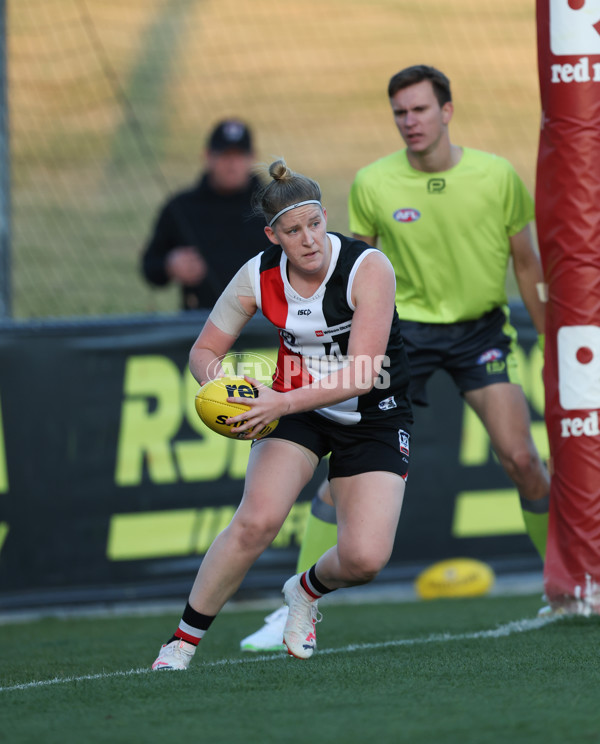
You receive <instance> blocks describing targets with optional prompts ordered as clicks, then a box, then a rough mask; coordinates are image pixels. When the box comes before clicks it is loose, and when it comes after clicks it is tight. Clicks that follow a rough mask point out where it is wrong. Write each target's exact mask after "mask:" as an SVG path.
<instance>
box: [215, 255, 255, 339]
mask: <svg viewBox="0 0 600 744" xmlns="http://www.w3.org/2000/svg"><path fill="white" fill-rule="evenodd" d="M251 263H252V261H248V262H247V263H245V264H244V265H243V266H242V268H241V269H240V270H239V271H238V272H237V274H236V275H235V276H234V277H233V279H232V280H231V281H230V282H229V284H228V285H227V286H226V287H225V289H224V290H223V292H222V294H221V296H220V297H219V299H218V300H217V301H216V303H215V306H214V307H213V309H212V310H211V313H210V315H209V316H208V319H209V320H210V321H211V323H214V324H215V325H216V326H217V328H218V329H219V330H220V331H223V333H228V334H229V335H230V336H235V337H236V338H237V336H239V335H240V333H241V331H242V328H243V327H244V326H245V325H246V323H247V322H248V321H249V320H250V318H251V317H252V315H251V314H250V313H248V312H246V310H245V309H244V307H243V306H242V303H241V302H240V300H239V298H240V297H254V296H255V295H254V288H253V286H252V279H251V276H250V274H251V270H250V264H251Z"/></svg>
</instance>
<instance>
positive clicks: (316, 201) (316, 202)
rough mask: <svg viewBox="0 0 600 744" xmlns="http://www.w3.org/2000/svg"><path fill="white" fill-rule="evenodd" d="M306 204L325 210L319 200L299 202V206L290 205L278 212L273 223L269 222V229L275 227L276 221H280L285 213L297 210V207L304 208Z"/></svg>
mask: <svg viewBox="0 0 600 744" xmlns="http://www.w3.org/2000/svg"><path fill="white" fill-rule="evenodd" d="M305 204H318V205H319V206H320V207H321V209H323V207H322V206H321V202H320V201H319V200H318V199H307V200H306V201H302V202H298V203H297V204H290V206H289V207H285V208H284V209H282V210H280V211H279V212H277V214H276V215H275V217H273V219H272V220H271V222H269V227H273V223H274V222H275V220H278V219H279V218H280V217H281V215H282V214H284V213H285V212H289V211H290V209H296V207H303V206H304V205H305Z"/></svg>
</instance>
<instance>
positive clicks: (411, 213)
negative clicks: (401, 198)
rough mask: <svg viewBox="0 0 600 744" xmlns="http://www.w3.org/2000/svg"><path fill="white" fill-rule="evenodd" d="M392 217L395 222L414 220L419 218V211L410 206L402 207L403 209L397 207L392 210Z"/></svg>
mask: <svg viewBox="0 0 600 744" xmlns="http://www.w3.org/2000/svg"><path fill="white" fill-rule="evenodd" d="M393 217H394V219H395V220H396V222H416V221H417V220H418V219H420V218H421V212H419V210H418V209H413V208H412V207H404V208H403V209H397V210H396V211H395V212H394V214H393Z"/></svg>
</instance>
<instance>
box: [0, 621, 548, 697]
mask: <svg viewBox="0 0 600 744" xmlns="http://www.w3.org/2000/svg"><path fill="white" fill-rule="evenodd" d="M560 619H562V618H561V617H560V616H550V617H536V618H533V619H526V620H513V621H512V622H510V623H506V624H504V625H499V626H498V627H497V628H494V629H492V630H478V631H474V632H472V633H458V634H456V635H452V634H451V633H434V634H433V635H429V636H426V637H425V638H405V639H399V640H396V641H383V642H381V643H357V644H350V645H349V646H342V647H341V648H326V649H322V650H320V651H319V652H318V655H319V656H323V655H324V654H329V655H331V654H345V653H352V652H354V651H365V650H368V651H372V650H374V649H380V648H396V647H399V646H418V645H422V644H426V643H446V642H447V641H470V640H478V639H480V638H505V637H506V636H510V635H514V634H515V633H526V632H528V631H530V630H538V629H539V628H543V627H544V626H546V625H548V624H549V623H552V622H555V621H556V620H560ZM285 658H289V656H288V655H287V654H285V653H283V652H282V653H281V654H279V653H275V654H269V655H268V656H267V655H261V656H251V657H245V658H243V659H220V660H219V661H208V662H206V663H205V664H202V667H204V668H209V667H217V666H237V665H238V664H255V663H257V662H263V661H279V660H281V659H285ZM150 671H152V670H151V669H150V667H143V668H142V669H130V670H129V671H127V672H107V673H102V674H84V675H82V676H81V677H54V679H45V680H40V681H38V682H25V683H23V684H20V685H10V686H7V687H0V692H14V691H16V690H30V689H33V688H37V687H48V686H50V685H61V684H66V683H68V682H84V681H87V680H95V679H112V678H116V677H132V676H135V675H139V674H148V672H150Z"/></svg>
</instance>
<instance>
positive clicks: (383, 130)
mask: <svg viewBox="0 0 600 744" xmlns="http://www.w3.org/2000/svg"><path fill="white" fill-rule="evenodd" d="M7 41H8V47H7V63H8V104H9V136H10V162H11V203H12V214H11V233H12V234H11V242H12V248H11V264H12V266H11V277H10V283H11V290H12V300H11V304H12V315H13V317H14V318H16V319H30V318H60V317H79V316H99V315H122V314H132V313H138V314H139V313H156V312H161V313H171V312H173V313H175V312H177V311H178V308H179V296H178V291H177V288H176V287H172V288H167V289H166V290H159V289H156V290H154V289H152V288H150V287H149V286H148V285H147V284H146V283H145V282H144V281H143V280H142V278H141V275H140V271H139V256H140V252H141V250H142V247H143V245H144V243H145V241H146V240H147V238H148V235H149V233H150V230H151V228H152V225H153V222H154V220H155V218H156V213H157V210H158V208H159V206H160V205H161V203H162V202H163V200H164V198H165V197H166V196H167V195H168V194H169V193H171V192H174V191H176V190H178V189H180V188H182V187H184V186H187V185H188V184H191V183H193V182H195V180H196V179H197V177H198V173H199V171H200V168H201V165H202V153H203V149H204V144H205V139H206V136H207V134H208V132H209V131H210V129H211V128H212V126H213V124H214V123H215V122H216V121H217V120H218V119H220V118H222V117H226V116H240V117H242V118H244V119H245V120H246V121H248V123H249V124H250V125H251V127H252V128H253V130H254V134H255V140H256V147H257V155H258V159H259V161H263V162H270V161H271V160H272V159H274V158H276V157H279V156H283V157H285V158H286V160H287V161H288V164H289V165H290V166H291V167H292V168H293V169H295V170H299V171H301V172H304V173H306V174H308V175H310V176H312V177H313V178H316V179H317V180H318V181H319V182H320V184H321V187H322V190H323V193H324V202H325V204H326V206H327V207H328V210H329V215H330V222H329V225H330V228H331V229H333V230H339V231H342V232H346V231H347V229H348V228H347V208H346V197H347V193H348V189H349V187H350V184H351V182H352V179H353V176H354V174H355V172H356V170H357V169H358V168H360V167H362V166H363V165H365V164H367V163H368V162H370V161H372V160H374V159H376V158H378V157H381V156H383V155H385V154H387V153H389V152H392V151H393V150H395V149H398V148H399V147H400V146H401V145H402V142H401V140H400V137H399V135H398V133H397V131H396V129H395V127H394V124H393V120H392V117H391V113H390V110H389V104H388V100H387V96H386V88H387V82H388V80H389V78H390V76H391V75H392V74H393V73H395V72H396V71H398V70H399V69H401V68H402V67H405V66H407V65H411V64H416V63H426V64H432V65H435V66H436V67H439V68H440V69H442V70H443V71H444V72H445V73H446V74H447V75H448V76H449V77H450V79H451V82H452V87H453V95H454V100H455V117H454V120H453V123H452V125H451V135H452V138H453V140H454V141H455V143H456V144H462V145H466V146H470V147H475V148H481V149H484V150H488V151H491V152H494V153H496V154H498V155H502V156H504V157H506V158H508V159H509V160H510V161H511V162H512V163H513V165H514V166H515V167H516V169H517V171H518V173H519V174H520V175H521V177H522V178H523V180H524V181H525V183H526V185H527V186H528V188H529V189H530V190H531V191H533V188H534V176H535V164H536V158H537V140H538V120H539V109H540V105H539V92H538V78H537V60H536V38H535V2H534V0H504V1H503V2H502V3H499V2H497V0H452V1H451V2H449V1H448V0H420V1H419V2H405V1H404V0H369V2H366V1H365V0H303V2H302V3H300V2H292V1H291V0H287V1H286V2H284V1H282V0H252V2H244V1H243V0H127V2H123V1H122V0H9V2H8V16H7ZM508 290H509V295H510V296H511V297H514V296H515V295H516V290H515V287H514V286H513V285H512V284H510V285H509V286H508Z"/></svg>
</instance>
